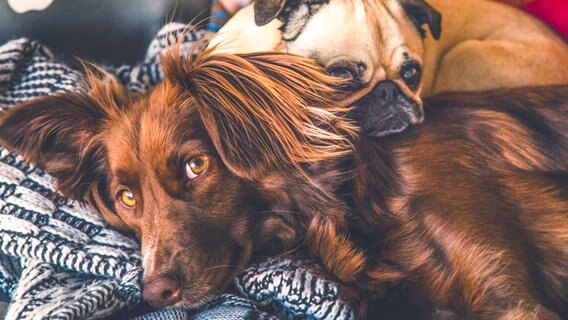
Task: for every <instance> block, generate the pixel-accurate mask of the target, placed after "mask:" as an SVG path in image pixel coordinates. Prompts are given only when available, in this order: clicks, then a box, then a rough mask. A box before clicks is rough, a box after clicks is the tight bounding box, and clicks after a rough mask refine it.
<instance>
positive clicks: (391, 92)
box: [373, 81, 401, 104]
mask: <svg viewBox="0 0 568 320" xmlns="http://www.w3.org/2000/svg"><path fill="white" fill-rule="evenodd" d="M373 93H374V95H375V97H376V98H378V99H380V100H379V101H383V102H384V103H385V104H392V103H394V102H395V101H396V99H397V98H398V96H399V95H400V93H401V92H400V89H399V88H398V86H397V85H396V84H394V83H392V82H390V81H384V82H382V83H379V84H378V85H377V86H376V87H375V89H374V90H373Z"/></svg>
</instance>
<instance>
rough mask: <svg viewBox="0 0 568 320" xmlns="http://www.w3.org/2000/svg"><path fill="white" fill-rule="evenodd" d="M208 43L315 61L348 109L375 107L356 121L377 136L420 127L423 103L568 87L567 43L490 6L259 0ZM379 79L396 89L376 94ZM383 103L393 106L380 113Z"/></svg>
mask: <svg viewBox="0 0 568 320" xmlns="http://www.w3.org/2000/svg"><path fill="white" fill-rule="evenodd" d="M425 26H427V27H428V29H426V28H425ZM426 30H429V31H430V35H428V33H427V32H426ZM211 45H212V46H216V50H219V51H224V52H256V51H267V50H278V51H283V52H288V53H292V54H297V55H302V56H306V57H311V58H313V59H315V60H316V61H318V63H319V64H320V65H321V66H323V67H324V68H325V69H326V70H327V72H328V73H330V74H332V75H334V76H339V77H343V78H345V79H347V80H348V81H349V85H348V86H346V88H345V89H346V91H347V92H348V93H349V94H348V95H346V97H345V100H344V101H343V104H344V105H349V104H353V105H354V106H356V107H359V108H361V109H371V111H370V112H367V113H366V117H364V118H362V119H358V120H359V121H361V123H362V124H363V126H364V127H366V128H364V132H365V134H368V135H375V136H384V135H388V134H392V133H397V132H400V131H402V130H404V129H405V128H407V127H408V126H409V125H412V124H416V123H420V122H421V121H423V118H424V114H423V112H422V106H421V97H423V96H430V95H432V94H434V93H438V92H442V91H472V90H486V89H495V88H501V87H519V86H526V85H549V84H566V83H568V45H567V44H566V43H565V42H564V40H563V39H562V38H561V37H559V36H558V35H556V34H554V32H553V31H551V30H549V29H548V28H547V27H546V26H545V25H544V24H542V23H540V22H539V21H537V20H536V19H534V18H532V17H530V16H529V15H527V14H525V13H523V12H521V11H520V10H518V9H516V8H513V7H509V6H506V5H503V4H500V3H498V2H496V1H487V0H467V1H459V0H429V1H424V0H257V1H256V2H255V3H253V4H252V5H250V6H249V7H247V8H245V9H243V10H241V11H240V12H238V13H237V14H236V15H235V16H234V17H233V18H232V19H231V20H229V21H228V22H227V24H226V25H225V26H224V27H223V28H222V29H221V30H220V31H219V35H218V36H216V37H215V38H213V40H212V42H211ZM383 80H390V81H391V82H392V84H393V85H391V86H389V87H388V88H384V87H383V88H377V87H376V86H377V84H378V83H380V82H381V81H383ZM364 96H366V99H363V100H359V99H361V98H362V97H364ZM381 99H383V100H384V99H386V100H388V101H389V105H390V107H389V108H387V109H381V108H375V106H374V103H375V102H376V101H377V100H381ZM357 100H359V101H357Z"/></svg>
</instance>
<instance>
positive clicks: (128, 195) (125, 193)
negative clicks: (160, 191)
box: [120, 189, 136, 208]
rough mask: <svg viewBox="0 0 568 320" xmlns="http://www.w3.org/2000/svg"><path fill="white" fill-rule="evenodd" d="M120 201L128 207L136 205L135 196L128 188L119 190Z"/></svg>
mask: <svg viewBox="0 0 568 320" xmlns="http://www.w3.org/2000/svg"><path fill="white" fill-rule="evenodd" d="M120 202H122V204H124V205H125V206H127V207H128V208H134V207H136V197H135V196H134V193H133V192H132V191H130V190H129V189H125V190H122V191H120Z"/></svg>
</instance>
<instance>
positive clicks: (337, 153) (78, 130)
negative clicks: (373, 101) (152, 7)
mask: <svg viewBox="0 0 568 320" xmlns="http://www.w3.org/2000/svg"><path fill="white" fill-rule="evenodd" d="M164 69H165V75H166V79H165V81H164V82H163V83H162V84H160V85H158V86H157V87H156V88H155V89H154V90H153V91H152V92H151V93H149V94H148V95H142V96H131V95H129V94H126V93H125V92H124V89H122V88H121V87H120V86H118V85H116V83H113V82H112V81H103V82H101V81H100V80H97V79H96V78H94V77H93V76H91V77H90V78H91V84H90V88H91V90H90V91H89V92H87V93H68V94H59V95H55V96H49V97H44V98H39V99H36V100H32V101H29V102H27V103H25V104H23V105H21V106H18V107H15V108H12V109H10V110H8V111H7V112H6V113H5V114H4V115H2V116H1V118H0V139H1V141H2V143H3V144H4V145H5V146H7V147H8V148H9V149H11V150H15V151H17V152H20V153H21V154H23V155H24V156H25V157H26V159H28V160H30V161H34V162H36V163H38V164H40V165H41V166H43V167H45V168H46V169H47V170H48V172H50V173H51V174H52V175H53V176H54V177H56V178H57V179H58V180H59V186H60V188H61V190H62V191H63V192H64V193H66V194H67V195H70V196H72V197H74V198H76V199H80V200H84V201H86V202H88V203H91V204H92V205H93V206H95V207H96V208H98V209H99V210H100V212H101V213H102V214H103V215H104V216H105V218H106V219H107V220H108V221H109V222H110V223H111V224H113V225H115V226H117V227H122V228H125V229H129V230H134V231H135V232H136V233H137V234H138V236H139V237H140V239H141V242H142V252H143V256H144V267H145V269H146V271H145V285H144V289H143V291H144V292H143V296H144V298H145V299H147V300H149V301H150V302H152V303H153V304H154V305H155V306H164V305H172V304H178V305H186V306H187V305H190V306H195V305H198V304H200V303H202V302H204V301H207V300H208V299H209V298H210V297H211V296H212V295H213V294H215V293H216V292H217V290H221V289H223V288H224V287H225V286H226V285H227V283H228V282H229V281H230V279H231V278H232V277H233V276H234V275H235V274H236V273H237V272H238V271H239V270H240V269H241V268H243V266H244V265H245V264H246V263H247V262H249V260H251V259H252V258H253V257H254V256H255V255H257V254H277V253H280V252H282V251H283V250H286V248H289V247H290V246H293V245H296V244H303V245H304V248H306V249H307V251H308V252H310V253H311V254H312V255H313V256H314V257H316V258H317V259H319V260H320V261H321V262H322V264H323V265H324V266H325V268H326V270H327V271H328V272H329V273H330V274H331V275H333V276H334V277H335V279H337V280H338V281H339V282H340V283H341V284H342V287H343V288H344V293H346V294H347V295H348V297H349V298H350V299H352V300H354V301H356V302H357V301H360V300H361V301H362V302H363V303H361V304H360V307H361V309H360V312H361V314H364V313H365V309H366V307H367V306H368V307H369V309H368V310H369V311H368V312H367V317H368V318H381V317H383V316H384V315H385V313H383V312H384V310H381V309H379V310H377V309H376V308H375V306H376V305H378V304H376V301H375V300H378V299H380V297H381V296H383V295H384V292H385V288H387V289H388V288H393V287H394V288H395V289H392V290H388V291H387V293H388V294H391V293H393V292H395V293H401V294H402V295H403V296H405V297H407V299H408V300H410V301H411V302H412V304H419V305H423V306H424V307H420V308H419V311H420V314H419V315H414V318H419V319H428V318H433V319H439V318H441V317H445V318H453V319H464V318H466V319H503V320H505V319H560V318H562V317H566V316H568V308H567V306H568V267H567V266H568V246H567V245H566V243H567V242H566V239H568V87H566V86H552V87H533V88H520V89H506V90H499V91H494V92H478V93H454V94H446V95H441V96H437V97H432V98H430V99H427V100H425V108H426V111H427V112H428V114H429V121H427V122H425V123H424V124H422V125H420V126H416V127H414V128H412V129H411V130H408V131H407V132H405V133H401V134H399V135H394V136H391V137H384V138H381V139H376V138H373V137H369V136H365V135H357V134H355V128H353V126H352V125H351V124H350V123H349V122H348V121H346V120H345V118H348V116H349V115H344V112H346V111H347V110H346V109H344V108H338V107H334V106H333V105H332V104H331V103H330V101H331V100H332V98H333V91H334V89H336V88H337V85H338V84H340V83H339V82H338V81H337V79H333V78H331V77H329V76H327V75H325V74H324V73H323V72H322V70H320V69H318V68H317V67H315V66H314V65H313V64H310V63H309V62H307V61H306V60H305V59H303V58H300V57H294V56H286V55H281V54H257V55H245V56H242V57H239V56H232V55H223V54H212V55H211V54H210V53H205V54H203V55H201V56H199V57H198V58H197V59H196V60H193V61H192V60H187V59H182V58H180V57H176V56H175V55H173V56H172V57H170V58H169V59H166V60H165V62H164ZM350 112H357V110H354V111H350ZM275 244H279V245H278V246H276V247H274V245H275ZM270 249H273V250H270ZM381 304H382V306H384V305H385V304H384V303H381ZM398 319H401V318H400V315H399V316H398Z"/></svg>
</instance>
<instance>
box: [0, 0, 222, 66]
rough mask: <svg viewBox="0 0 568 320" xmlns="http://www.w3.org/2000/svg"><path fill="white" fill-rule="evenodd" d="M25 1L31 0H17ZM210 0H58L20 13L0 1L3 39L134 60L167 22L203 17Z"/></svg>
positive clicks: (69, 54)
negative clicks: (41, 7)
mask: <svg viewBox="0 0 568 320" xmlns="http://www.w3.org/2000/svg"><path fill="white" fill-rule="evenodd" d="M18 1H27V0H18ZM210 2H211V1H210V0H54V1H53V3H52V4H51V5H50V6H49V7H48V8H47V9H45V10H44V11H29V12H27V13H24V14H18V13H16V12H15V11H13V10H12V8H11V7H10V6H9V5H8V2H7V0H0V44H4V43H5V42H6V41H8V40H12V39H17V38H20V37H27V38H30V39H34V40H38V41H40V42H41V43H42V44H45V45H47V46H48V47H49V48H50V49H51V50H52V51H53V52H54V53H55V54H56V55H57V57H58V58H59V59H62V60H64V61H70V60H74V57H80V58H82V59H85V60H90V61H95V62H98V63H110V64H122V63H133V62H136V61H140V60H141V59H143V58H144V54H145V51H146V47H147V46H148V44H149V43H150V41H151V40H152V38H153V36H154V35H155V34H156V32H157V31H158V30H159V29H160V27H162V26H163V25H164V24H165V23H167V22H182V23H189V22H191V21H192V20H194V21H203V22H204V25H205V24H206V20H207V18H208V17H209V14H210Z"/></svg>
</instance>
